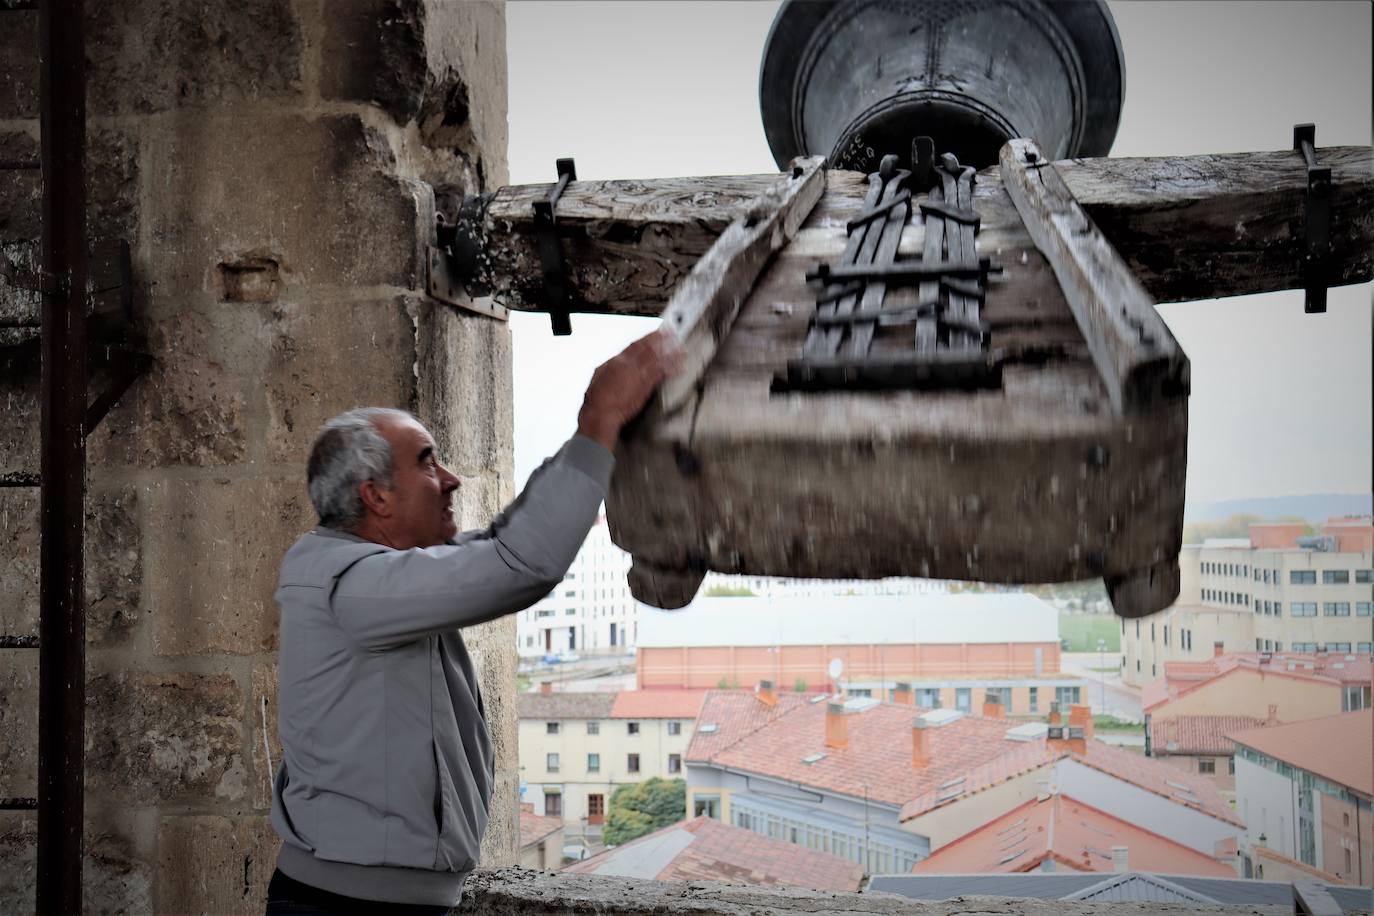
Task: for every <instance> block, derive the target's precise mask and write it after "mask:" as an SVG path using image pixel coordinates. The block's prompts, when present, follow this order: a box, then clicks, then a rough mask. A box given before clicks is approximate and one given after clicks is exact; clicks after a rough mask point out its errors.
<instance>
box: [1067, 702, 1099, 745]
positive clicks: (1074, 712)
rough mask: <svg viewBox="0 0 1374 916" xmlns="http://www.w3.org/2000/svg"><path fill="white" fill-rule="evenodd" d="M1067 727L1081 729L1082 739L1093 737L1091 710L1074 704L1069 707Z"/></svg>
mask: <svg viewBox="0 0 1374 916" xmlns="http://www.w3.org/2000/svg"><path fill="white" fill-rule="evenodd" d="M1069 725H1071V726H1075V727H1077V728H1081V729H1083V737H1084V738H1091V737H1092V736H1093V709H1092V707H1091V706H1089V705H1087V704H1086V703H1084V704H1077V703H1076V704H1074V705H1073V706H1071V707H1069Z"/></svg>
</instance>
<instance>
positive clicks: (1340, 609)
mask: <svg viewBox="0 0 1374 916" xmlns="http://www.w3.org/2000/svg"><path fill="white" fill-rule="evenodd" d="M1322 613H1323V614H1325V615H1326V616H1327V617H1349V616H1350V602H1349V601H1327V602H1325V603H1324V604H1323V605H1322Z"/></svg>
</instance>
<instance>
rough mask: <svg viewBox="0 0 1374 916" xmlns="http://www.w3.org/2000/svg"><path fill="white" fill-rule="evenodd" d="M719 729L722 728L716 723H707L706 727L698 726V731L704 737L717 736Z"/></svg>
mask: <svg viewBox="0 0 1374 916" xmlns="http://www.w3.org/2000/svg"><path fill="white" fill-rule="evenodd" d="M719 729H720V726H719V725H717V724H716V723H714V722H707V723H706V724H705V725H698V726H697V731H699V732H701V734H703V735H713V734H715V733H716V732H717V731H718V730H719Z"/></svg>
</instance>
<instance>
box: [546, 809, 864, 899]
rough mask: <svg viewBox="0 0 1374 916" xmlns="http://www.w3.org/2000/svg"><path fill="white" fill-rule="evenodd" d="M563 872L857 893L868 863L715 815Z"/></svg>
mask: <svg viewBox="0 0 1374 916" xmlns="http://www.w3.org/2000/svg"><path fill="white" fill-rule="evenodd" d="M563 871H564V872H572V873H585V874H595V875H615V876H619V877H624V878H653V879H657V880H659V881H699V880H712V881H727V882H731V883H740V884H760V885H791V886H795V887H809V888H811V889H813V890H819V891H856V890H858V889H859V884H860V882H861V881H862V880H863V867H862V866H861V865H859V864H858V863H856V862H851V861H849V860H848V859H843V858H840V857H839V856H836V855H831V854H830V853H826V852H817V851H816V850H812V849H807V848H806V847H805V846H799V845H797V844H796V843H788V842H786V841H784V840H775V839H771V838H770V837H766V836H762V835H760V834H757V833H754V832H753V831H752V830H746V829H745V828H743V827H734V826H731V825H729V824H722V823H721V822H720V821H717V820H714V819H712V818H709V817H698V818H694V819H692V820H690V821H684V822H682V823H679V824H673V825H671V826H668V827H664V828H663V829H662V830H656V831H654V832H653V833H650V834H648V835H647V836H642V837H640V838H639V839H637V840H633V841H631V842H629V843H625V844H623V845H621V846H616V847H615V848H613V849H608V850H606V851H605V852H603V853H600V854H598V855H595V856H592V857H591V858H590V859H585V860H583V861H581V862H577V863H575V864H573V865H570V866H568V867H567V868H565V869H563Z"/></svg>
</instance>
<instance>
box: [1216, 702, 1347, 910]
mask: <svg viewBox="0 0 1374 916" xmlns="http://www.w3.org/2000/svg"><path fill="white" fill-rule="evenodd" d="M1231 737H1232V740H1233V741H1234V742H1235V746H1236V804H1237V810H1238V811H1239V812H1240V814H1241V817H1242V819H1243V820H1244V821H1245V825H1246V830H1245V834H1244V835H1243V837H1242V838H1241V843H1240V852H1241V857H1242V862H1243V863H1244V868H1245V876H1246V877H1247V878H1248V877H1256V878H1266V879H1270V880H1274V879H1279V880H1294V879H1304V880H1306V879H1310V878H1311V877H1312V872H1311V870H1312V869H1316V870H1317V871H1320V872H1322V873H1324V874H1325V875H1329V876H1331V877H1332V878H1334V880H1337V881H1339V882H1341V883H1345V884H1359V885H1368V884H1370V883H1371V881H1374V817H1372V816H1371V815H1374V809H1371V800H1374V711H1371V710H1368V709H1366V710H1362V711H1360V712H1352V713H1342V714H1340V715H1336V716H1327V717H1324V718H1321V719H1311V720H1308V721H1306V722H1297V723H1293V724H1290V725H1279V726H1275V727H1272V728H1263V729H1250V730H1246V731H1241V732H1237V733H1235V734H1233V735H1232V736H1231Z"/></svg>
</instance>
